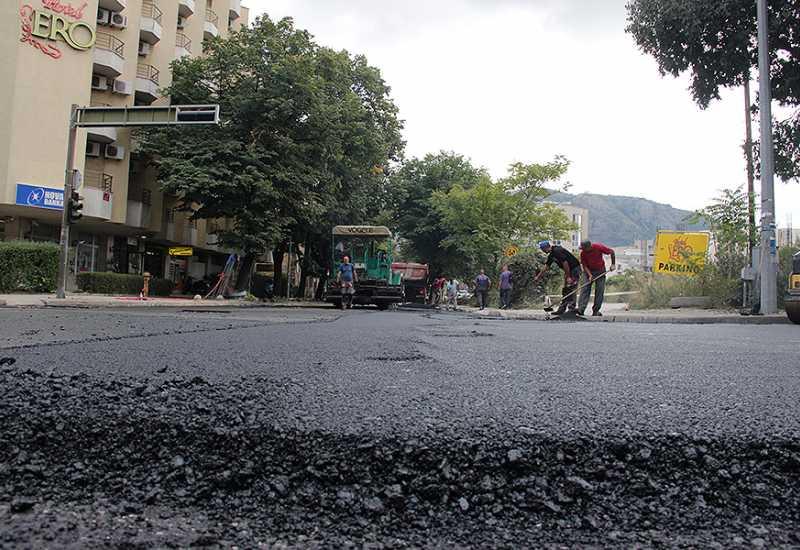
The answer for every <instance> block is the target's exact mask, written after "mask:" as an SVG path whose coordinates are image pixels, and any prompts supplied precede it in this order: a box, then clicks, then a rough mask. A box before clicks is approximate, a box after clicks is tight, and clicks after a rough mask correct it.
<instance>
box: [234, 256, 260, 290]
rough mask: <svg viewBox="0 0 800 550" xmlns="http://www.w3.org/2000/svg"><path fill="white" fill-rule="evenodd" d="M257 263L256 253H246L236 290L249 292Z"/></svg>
mask: <svg viewBox="0 0 800 550" xmlns="http://www.w3.org/2000/svg"><path fill="white" fill-rule="evenodd" d="M255 263H256V256H255V255H254V254H246V255H245V256H243V257H242V264H241V266H240V267H239V275H238V276H237V277H236V288H235V290H236V292H242V291H245V292H249V291H250V281H251V280H252V278H253V267H254V266H255Z"/></svg>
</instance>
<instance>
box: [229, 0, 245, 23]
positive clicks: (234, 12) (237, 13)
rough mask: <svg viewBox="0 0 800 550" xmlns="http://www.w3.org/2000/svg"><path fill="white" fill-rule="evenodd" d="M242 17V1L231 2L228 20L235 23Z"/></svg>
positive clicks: (233, 0)
mask: <svg viewBox="0 0 800 550" xmlns="http://www.w3.org/2000/svg"><path fill="white" fill-rule="evenodd" d="M241 16H242V0H231V5H230V15H229V17H228V19H230V20H231V21H235V20H237V19H239V18H240V17H241Z"/></svg>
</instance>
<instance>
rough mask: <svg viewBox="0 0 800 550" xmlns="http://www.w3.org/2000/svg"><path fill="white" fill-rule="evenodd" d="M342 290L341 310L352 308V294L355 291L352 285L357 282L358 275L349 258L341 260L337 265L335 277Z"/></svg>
mask: <svg viewBox="0 0 800 550" xmlns="http://www.w3.org/2000/svg"><path fill="white" fill-rule="evenodd" d="M336 278H337V279H338V281H339V285H340V287H341V289H342V309H345V308H348V309H349V308H352V307H353V294H355V293H356V289H355V286H354V284H353V283H356V282H358V275H357V274H356V269H355V266H354V265H353V264H351V263H350V256H345V257H344V258H342V263H341V264H339V273H338V275H337V276H336Z"/></svg>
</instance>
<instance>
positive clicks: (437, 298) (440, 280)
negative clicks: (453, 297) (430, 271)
mask: <svg viewBox="0 0 800 550" xmlns="http://www.w3.org/2000/svg"><path fill="white" fill-rule="evenodd" d="M446 287H447V279H445V278H444V277H442V276H441V275H439V276H438V277H436V278H435V279H434V280H433V288H432V299H433V303H434V305H437V306H438V305H439V304H444V303H445V300H446V293H447V288H446Z"/></svg>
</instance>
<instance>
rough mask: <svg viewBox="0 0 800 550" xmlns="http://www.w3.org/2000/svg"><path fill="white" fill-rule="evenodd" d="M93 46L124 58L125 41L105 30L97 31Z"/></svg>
mask: <svg viewBox="0 0 800 550" xmlns="http://www.w3.org/2000/svg"><path fill="white" fill-rule="evenodd" d="M94 45H95V47H96V48H98V49H100V50H108V51H109V52H113V53H115V54H117V55H118V56H120V58H123V59H124V56H125V42H123V41H122V40H120V39H119V38H117V37H116V36H114V35H113V34H108V33H107V32H100V31H97V40H96V41H95V43H94Z"/></svg>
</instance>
